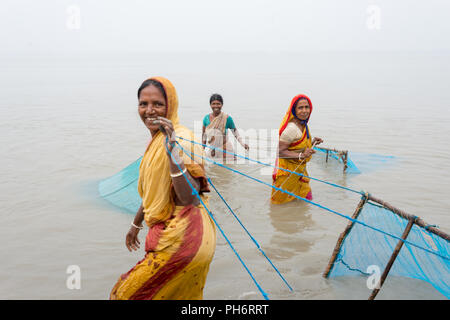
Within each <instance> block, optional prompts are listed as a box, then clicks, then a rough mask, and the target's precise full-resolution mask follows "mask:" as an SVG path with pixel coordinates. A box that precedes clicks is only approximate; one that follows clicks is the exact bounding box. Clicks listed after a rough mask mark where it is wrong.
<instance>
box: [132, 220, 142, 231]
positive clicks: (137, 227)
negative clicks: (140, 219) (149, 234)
mask: <svg viewBox="0 0 450 320" xmlns="http://www.w3.org/2000/svg"><path fill="white" fill-rule="evenodd" d="M131 226H133V227H135V228H136V229H139V230H142V229H144V227H139V226H137V225H135V224H134V222H133V221H132V222H131Z"/></svg>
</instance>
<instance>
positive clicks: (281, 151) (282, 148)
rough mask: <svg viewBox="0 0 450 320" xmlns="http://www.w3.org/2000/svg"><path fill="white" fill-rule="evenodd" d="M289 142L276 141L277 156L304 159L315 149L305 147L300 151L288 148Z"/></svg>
mask: <svg viewBox="0 0 450 320" xmlns="http://www.w3.org/2000/svg"><path fill="white" fill-rule="evenodd" d="M289 146H290V143H289V142H285V141H282V140H279V142H278V157H279V158H284V159H296V160H297V159H305V158H308V157H310V156H312V155H313V154H314V153H316V151H315V150H314V149H311V148H306V149H305V150H303V152H302V153H300V152H296V151H290V150H288V148H289Z"/></svg>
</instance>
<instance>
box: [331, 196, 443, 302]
mask: <svg viewBox="0 0 450 320" xmlns="http://www.w3.org/2000/svg"><path fill="white" fill-rule="evenodd" d="M358 220H359V221H361V222H364V223H365V224H367V225H370V226H376V227H377V228H378V229H381V230H383V231H385V232H387V233H389V234H392V235H395V236H398V237H401V236H402V233H403V231H404V230H405V228H406V225H407V224H408V220H407V219H404V218H402V217H400V216H399V215H397V214H395V213H393V212H392V211H390V210H388V209H386V208H383V207H380V206H379V205H377V204H374V203H371V202H368V203H366V204H365V205H364V207H363V209H362V211H361V213H360V214H359V216H358ZM406 240H407V241H408V242H410V243H413V244H415V245H417V246H419V247H421V248H426V249H429V250H431V251H433V252H435V253H436V254H433V253H431V252H428V251H426V250H424V249H421V248H418V247H416V246H413V245H411V244H408V243H407V242H405V243H404V245H403V247H402V249H401V250H400V253H399V254H398V256H397V258H396V260H395V262H394V264H393V265H392V268H391V270H390V272H389V275H388V277H394V276H398V277H408V278H414V279H419V280H423V281H426V282H428V283H430V284H431V285H433V287H434V288H436V289H437V290H438V291H439V292H440V293H442V294H443V295H444V296H446V297H447V298H450V261H449V260H448V258H449V257H450V252H449V249H450V247H449V241H447V240H446V239H444V238H442V237H440V236H438V235H436V234H434V233H431V232H429V231H428V230H426V229H425V228H422V227H420V226H417V225H416V224H414V225H413V227H412V229H411V231H410V233H409V235H408V237H407V238H406ZM398 241H399V240H398V239H395V238H393V237H391V236H388V235H385V234H383V233H381V232H379V231H375V230H372V229H369V228H367V227H365V226H363V225H361V224H359V223H355V224H354V225H353V227H352V229H351V231H350V232H349V234H348V235H347V236H346V237H345V239H344V241H343V242H342V245H341V248H340V250H339V253H338V255H337V257H336V260H335V262H334V265H333V267H332V269H331V270H330V272H329V275H328V276H329V277H337V276H361V275H364V276H368V275H369V274H368V273H367V271H368V267H369V266H372V265H375V266H378V267H379V268H380V270H381V272H383V270H384V268H385V266H386V264H387V263H388V261H389V259H390V257H391V255H392V252H393V251H394V248H395V247H396V245H397V243H398ZM444 257H447V259H446V258H444Z"/></svg>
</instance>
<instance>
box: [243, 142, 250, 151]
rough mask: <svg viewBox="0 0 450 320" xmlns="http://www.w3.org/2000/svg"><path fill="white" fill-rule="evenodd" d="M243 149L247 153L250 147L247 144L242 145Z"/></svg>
mask: <svg viewBox="0 0 450 320" xmlns="http://www.w3.org/2000/svg"><path fill="white" fill-rule="evenodd" d="M244 149H245V150H247V151H248V150H249V149H250V147H249V146H248V144H246V143H244Z"/></svg>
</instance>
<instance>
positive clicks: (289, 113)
mask: <svg viewBox="0 0 450 320" xmlns="http://www.w3.org/2000/svg"><path fill="white" fill-rule="evenodd" d="M300 99H306V100H307V101H308V104H309V108H310V110H311V112H312V110H313V106H312V103H311V99H309V98H308V97H307V96H306V95H304V94H298V95H296V96H295V97H294V98H292V100H291V104H290V106H289V109H288V110H287V111H286V114H285V116H284V118H283V120H282V121H281V125H280V130H279V132H278V135H279V136H281V134H282V133H283V131H284V129H286V127H287V125H288V123H289V122H290V121H291V120H292V119H293V118H294V117H295V118H297V119H298V120H300V119H299V118H298V117H297V115H296V114H295V106H296V104H297V102H298V101H299V100H300ZM311 112H310V114H309V117H308V119H306V120H300V122H301V123H302V124H303V125H304V126H305V129H306V135H307V137H308V139H309V129H308V121H309V118H310V117H311Z"/></svg>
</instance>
